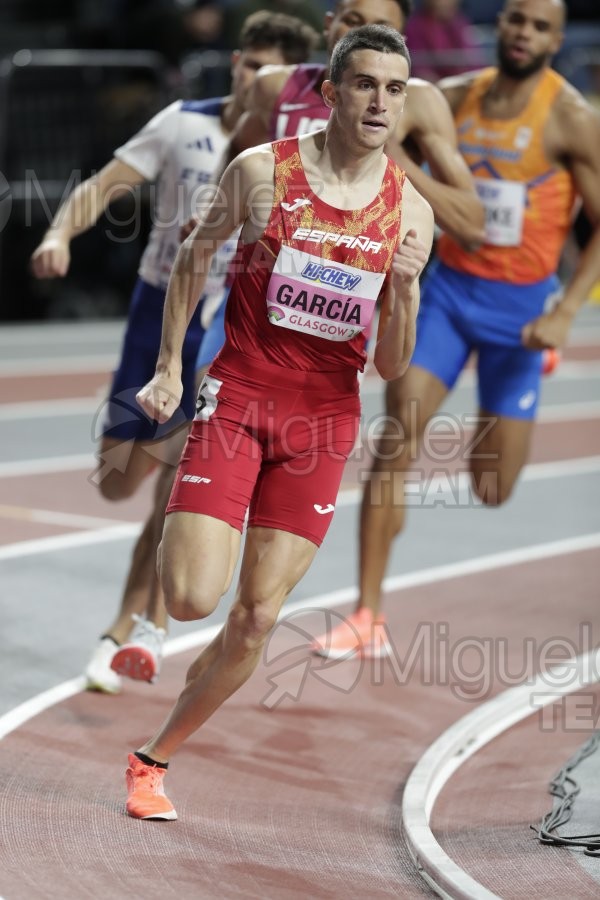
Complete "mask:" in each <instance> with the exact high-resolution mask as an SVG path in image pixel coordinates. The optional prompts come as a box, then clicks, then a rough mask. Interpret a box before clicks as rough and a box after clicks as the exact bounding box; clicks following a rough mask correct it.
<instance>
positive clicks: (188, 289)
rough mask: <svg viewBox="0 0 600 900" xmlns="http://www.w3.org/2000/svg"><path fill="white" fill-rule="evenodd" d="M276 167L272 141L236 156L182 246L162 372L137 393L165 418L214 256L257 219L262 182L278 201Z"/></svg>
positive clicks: (177, 391) (175, 400)
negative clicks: (245, 224) (243, 226)
mask: <svg viewBox="0 0 600 900" xmlns="http://www.w3.org/2000/svg"><path fill="white" fill-rule="evenodd" d="M273 172H274V159H273V153H272V150H271V148H270V146H268V145H267V146H266V147H259V148H255V149H253V150H250V151H247V152H246V153H244V154H242V155H241V156H240V157H238V158H237V159H236V160H234V162H233V163H232V164H231V165H230V166H228V168H227V169H226V170H225V172H224V174H223V177H222V179H221V181H220V183H219V186H218V189H217V191H216V193H215V196H214V197H213V199H212V202H211V204H210V206H209V207H208V209H207V210H206V211H205V212H204V213H203V214H202V217H201V220H200V221H199V223H198V225H197V226H196V228H195V229H194V231H193V232H192V234H190V236H189V237H188V238H186V240H185V241H184V242H183V244H182V245H181V246H180V248H179V252H178V253H177V257H176V258H175V263H174V266H173V270H172V272H171V277H170V279H169V286H168V288H167V296H166V299H165V307H164V312H163V327H162V337H161V344H160V350H159V354H158V360H157V363H156V372H155V375H154V377H153V378H152V380H151V381H149V382H148V384H147V385H145V387H143V388H142V389H141V391H139V393H138V395H137V400H138V403H139V404H140V405H141V406H142V407H143V408H144V409H145V410H146V412H147V413H148V415H150V416H152V417H153V418H155V419H156V420H157V421H159V422H166V421H168V419H170V418H171V416H172V415H173V413H174V412H175V410H176V409H177V407H178V405H179V401H180V399H181V394H182V384H181V349H182V346H183V340H184V337H185V332H186V330H187V326H188V324H189V322H190V321H191V318H192V316H193V314H194V311H195V309H196V306H197V305H198V298H199V297H200V296H201V295H202V293H203V290H204V285H205V282H206V277H207V274H208V270H209V268H210V262H211V259H212V257H213V255H214V254H215V252H216V250H217V249H218V247H220V246H221V244H222V243H223V242H224V241H226V240H227V238H228V237H229V236H230V235H231V233H232V232H233V231H235V229H236V228H237V227H238V225H240V224H241V223H242V222H244V221H246V220H247V219H254V217H255V213H256V204H257V185H265V186H266V187H265V191H266V193H268V190H267V186H270V189H271V202H272V191H273V187H272V186H273ZM250 203H251V204H252V209H250V207H249V204H250ZM266 205H268V198H266V199H265V206H266Z"/></svg>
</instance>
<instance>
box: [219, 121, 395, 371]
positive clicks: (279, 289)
mask: <svg viewBox="0 0 600 900" xmlns="http://www.w3.org/2000/svg"><path fill="white" fill-rule="evenodd" d="M273 151H274V154H275V193H274V197H273V207H272V210H271V215H270V218H269V221H268V223H267V227H266V228H265V231H264V233H263V235H262V237H261V238H260V240H258V241H256V242H255V243H252V244H246V245H240V247H239V251H238V263H240V268H239V270H238V271H239V274H238V275H236V277H235V280H234V282H233V286H232V289H231V294H230V296H229V300H228V303H227V309H226V313H225V334H226V341H225V346H224V348H223V350H222V351H221V354H219V356H217V358H216V360H215V364H214V365H213V366H211V374H216V371H217V370H218V368H219V362H220V360H221V359H222V358H223V357H224V356H227V357H230V356H231V355H232V354H231V351H232V350H233V351H236V353H240V354H243V356H246V357H250V358H251V359H253V360H254V361H256V362H259V363H260V362H261V361H264V362H267V363H270V364H274V365H277V366H281V367H283V369H284V370H285V369H296V370H300V371H304V372H311V371H312V372H335V371H339V370H347V369H348V368H349V367H350V368H354V369H357V370H361V371H362V369H363V368H364V365H365V361H366V352H365V345H366V341H367V339H368V337H369V333H370V328H371V324H372V319H373V313H374V311H375V304H376V301H377V298H378V297H379V294H380V293H381V289H382V287H383V283H384V280H385V277H386V274H387V272H388V271H389V268H390V265H391V261H392V255H393V253H394V250H395V248H396V245H397V244H398V240H399V236H400V221H401V209H400V206H401V201H402V188H403V184H404V177H405V176H404V172H403V171H402V170H401V169H400V168H399V167H398V166H397V165H396V163H394V162H393V161H392V160H390V159H388V161H387V168H386V170H385V174H384V177H383V179H382V183H381V187H380V190H379V192H378V193H377V195H376V197H375V198H374V200H373V201H372V202H371V203H370V204H369V205H368V206H366V207H364V208H363V209H351V210H340V209H338V208H337V207H333V206H330V205H329V204H327V203H325V202H323V201H322V200H320V199H319V197H318V196H317V194H316V193H314V192H313V190H312V189H311V187H310V185H309V184H308V181H307V180H306V176H305V174H304V168H303V166H302V162H301V159H300V153H299V150H298V138H288V139H286V140H283V141H276V142H275V143H274V144H273ZM217 377H219V376H218V375H217Z"/></svg>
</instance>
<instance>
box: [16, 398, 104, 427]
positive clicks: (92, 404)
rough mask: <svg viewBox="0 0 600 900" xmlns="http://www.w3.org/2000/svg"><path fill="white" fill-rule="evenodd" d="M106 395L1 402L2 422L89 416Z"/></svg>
mask: <svg viewBox="0 0 600 900" xmlns="http://www.w3.org/2000/svg"><path fill="white" fill-rule="evenodd" d="M104 399H105V398H104V396H103V395H98V396H96V397H64V398H63V399H62V400H24V401H23V402H21V403H2V404H0V422H12V421H15V422H16V421H18V420H19V419H42V418H43V419H53V418H55V417H60V416H82V415H86V416H89V415H91V414H92V413H94V412H96V410H97V409H98V407H99V406H100V405H101V404H102V403H104Z"/></svg>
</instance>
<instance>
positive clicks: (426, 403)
mask: <svg viewBox="0 0 600 900" xmlns="http://www.w3.org/2000/svg"><path fill="white" fill-rule="evenodd" d="M447 393H448V389H447V387H446V385H445V384H444V383H443V382H442V381H440V379H439V378H437V377H436V376H435V375H433V374H432V373H431V372H428V371H427V370H426V369H423V368H421V367H420V366H410V367H409V369H408V371H407V372H406V374H405V375H403V376H402V378H399V379H397V380H395V381H390V382H388V383H387V385H386V393H385V405H386V423H385V428H384V431H383V434H382V435H381V437H380V439H379V441H378V446H377V450H376V453H375V458H374V460H373V464H372V467H371V471H370V473H369V478H368V481H367V482H366V484H365V487H364V491H363V499H362V507H361V517H360V573H359V587H360V599H359V606H361V607H368V608H370V609H372V610H373V612H375V613H376V612H377V611H378V609H379V603H380V593H381V583H382V581H383V579H384V576H385V571H386V568H387V563H388V558H389V555H390V550H391V546H392V542H393V540H394V537H395V536H396V535H397V534H398V533H399V532H400V531H401V530H402V528H403V525H404V480H405V475H406V472H407V470H408V469H409V468H410V465H411V464H412V462H413V461H414V460H415V458H416V456H417V453H418V447H419V442H420V440H421V437H422V435H423V431H424V430H425V426H426V425H427V422H428V421H429V419H430V418H431V416H432V415H433V414H434V413H435V412H436V410H437V409H438V408H439V406H440V404H441V403H442V401H443V400H444V397H445V396H446V394H447Z"/></svg>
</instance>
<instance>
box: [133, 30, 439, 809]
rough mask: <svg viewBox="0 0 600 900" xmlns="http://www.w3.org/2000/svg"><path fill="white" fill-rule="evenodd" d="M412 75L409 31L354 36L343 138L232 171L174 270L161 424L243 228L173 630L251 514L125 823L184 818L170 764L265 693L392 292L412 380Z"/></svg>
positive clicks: (420, 223) (348, 46)
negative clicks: (400, 146)
mask: <svg viewBox="0 0 600 900" xmlns="http://www.w3.org/2000/svg"><path fill="white" fill-rule="evenodd" d="M408 74H409V62H408V52H407V50H406V47H405V44H404V41H403V39H402V38H401V37H400V35H399V34H398V32H397V31H396V30H394V29H391V28H388V27H385V26H377V25H376V26H368V27H366V28H361V29H356V30H354V31H353V32H352V33H351V34H348V35H347V36H346V37H345V38H344V39H343V40H342V41H340V42H339V44H338V45H337V47H336V49H335V52H334V55H333V58H332V64H331V72H330V78H329V79H328V80H326V81H325V82H324V83H323V85H322V90H323V95H324V97H325V102H326V103H327V105H328V107H329V108H330V109H331V110H332V113H331V118H330V120H329V122H328V125H327V128H326V129H325V130H324V131H320V132H316V133H311V134H309V135H306V136H304V137H302V138H299V139H294V140H289V141H283V142H278V143H275V144H273V145H263V146H262V147H259V148H257V149H256V150H253V151H249V152H248V153H245V154H243V156H242V157H241V158H239V159H236V160H235V161H234V162H233V163H232V164H231V165H230V166H229V167H228V169H227V170H226V172H225V174H224V176H223V178H222V180H221V184H220V190H219V192H218V196H217V198H216V199H215V201H214V202H213V204H212V206H211V208H210V209H209V210H208V212H207V213H206V215H205V217H204V220H203V221H202V222H201V223H200V225H199V226H198V228H197V229H196V231H195V232H194V234H193V235H192V236H191V237H190V238H188V239H187V240H186V242H185V243H184V244H183V245H182V248H181V250H180V252H179V254H178V256H177V260H176V262H175V267H174V269H173V274H172V277H171V280H170V282H169V289H168V291H167V300H166V305H165V314H164V321H163V338H162V342H161V350H160V354H159V358H158V362H157V368H156V375H155V376H154V378H153V379H152V381H151V382H149V384H148V385H146V387H145V388H144V389H143V390H142V391H141V392H140V394H139V395H138V396H139V401H140V403H141V405H142V406H143V408H144V409H145V411H146V412H147V413H148V414H149V415H150V416H152V417H153V418H156V419H158V420H159V421H166V420H168V418H169V417H170V415H171V414H172V412H173V410H175V409H176V408H177V405H178V402H179V396H180V394H181V381H180V377H179V372H180V370H181V362H180V352H181V344H182V340H183V335H184V334H185V329H186V323H187V322H188V321H189V319H190V317H191V316H192V315H193V313H194V310H195V307H196V305H197V298H198V297H199V296H201V294H202V286H203V283H204V280H205V277H206V275H205V273H206V272H207V271H208V268H209V262H210V259H211V257H212V255H213V254H214V252H215V249H216V247H217V246H218V245H219V244H220V243H222V241H223V240H225V239H226V238H227V237H228V236H229V235H230V234H231V232H232V231H233V230H234V229H235V227H236V226H238V225H239V224H242V223H243V228H242V234H241V238H240V243H241V250H242V254H243V260H244V263H245V265H244V269H243V270H242V271H240V272H239V273H238V274H237V275H236V280H235V284H234V286H233V288H232V296H231V302H230V308H232V309H233V308H235V310H236V315H235V316H233V315H231V316H228V320H227V336H226V342H225V346H224V348H223V351H222V352H221V354H220V355H219V356H218V358H217V360H216V361H215V363H214V364H213V365H212V366H211V368H210V370H209V374H208V377H207V379H206V380H205V382H204V384H203V386H202V389H201V391H200V402H199V408H198V413H197V418H196V420H195V422H194V424H193V427H192V433H191V434H190V438H189V440H188V444H187V445H186V449H185V451H184V456H183V457H182V463H181V465H180V468H179V471H178V475H177V479H176V484H175V487H174V490H173V494H172V497H171V502H170V507H169V511H168V515H167V519H166V523H165V529H164V533H163V540H162V545H161V551H160V563H159V565H160V575H161V582H162V586H163V590H164V593H165V599H166V602H167V608H168V610H169V612H170V614H171V615H172V616H174V617H175V618H177V619H185V620H190V619H198V618H203V617H205V616H207V615H209V614H210V613H211V612H212V610H213V609H214V608H215V606H216V604H217V603H218V601H219V599H220V597H221V596H222V594H223V593H224V592H225V590H226V589H227V587H228V585H229V582H230V580H231V577H232V572H233V569H234V567H235V563H236V559H237V555H238V552H239V547H240V537H241V535H240V531H241V528H242V523H243V518H244V514H245V512H246V508H247V507H248V506H249V517H248V530H247V534H246V541H245V547H244V553H243V559H242V568H241V577H240V583H239V587H238V592H237V597H236V600H235V602H234V604H233V606H232V608H231V611H230V613H229V616H228V619H227V622H226V624H225V626H224V628H223V630H222V631H221V632H220V634H219V635H218V636H217V637H216V638H215V640H214V641H213V642H212V643H211V644H210V646H209V647H207V648H206V649H205V650H204V651H203V652H202V653H201V655H200V656H199V657H198V659H197V660H196V662H195V663H194V664H193V665H192V667H191V668H190V670H189V672H188V676H187V684H186V687H185V690H184V691H183V692H182V694H181V695H180V697H179V699H178V701H177V703H176V705H175V707H174V709H173V711H172V712H171V714H170V716H169V717H168V719H167V721H166V722H165V723H164V724H163V726H162V727H161V728H160V729H159V731H158V732H157V733H156V734H155V736H154V737H153V738H152V739H151V740H149V741H147V742H146V743H145V744H144V745H143V746H142V747H141V748H140V749H139V750H138V751H137V752H136V753H135V754H132V755H131V756H130V758H129V762H130V767H129V769H128V770H127V781H128V789H129V799H128V801H127V810H128V812H129V814H130V815H132V816H135V817H137V818H163V819H174V818H176V813H175V810H174V808H173V806H172V804H171V803H170V801H169V800H168V799H167V798H166V797H165V795H164V793H163V790H162V777H163V775H164V772H165V768H166V765H167V763H168V760H169V758H170V757H171V755H172V754H173V753H174V752H175V750H176V749H177V748H178V747H179V746H180V745H181V743H182V742H183V741H184V740H185V739H186V738H187V737H189V736H190V735H191V734H192V733H193V732H194V731H195V730H196V729H197V728H199V727H200V726H201V725H202V724H203V723H204V722H205V721H206V719H208V717H209V716H210V715H211V714H212V713H213V712H214V711H215V710H216V709H217V708H218V707H219V706H220V705H221V704H222V703H223V702H224V700H225V699H227V697H229V696H230V695H231V694H232V693H233V692H234V691H235V690H237V688H238V687H240V686H241V685H242V684H243V683H244V682H245V681H246V679H247V678H248V677H249V676H250V674H251V673H252V671H253V670H254V668H255V666H256V664H257V662H258V660H259V658H260V655H261V652H262V648H263V645H264V642H265V640H266V638H267V636H268V633H269V632H270V630H271V628H272V627H273V625H274V623H275V621H276V619H277V615H278V613H279V610H280V609H281V606H282V604H283V602H284V600H285V598H286V597H287V596H288V594H289V592H290V591H291V590H292V588H293V587H294V586H295V584H296V583H297V582H298V581H299V579H300V578H301V577H302V576H303V574H304V573H305V572H306V570H307V569H308V567H309V565H310V563H311V562H312V560H313V558H314V555H315V553H316V551H317V548H318V546H319V544H320V542H321V540H322V539H323V536H324V534H325V532H326V531H327V527H328V525H329V522H330V521H331V517H332V513H333V510H334V506H335V500H336V495H337V489H338V486H339V483H340V480H341V476H342V470H343V466H344V462H345V459H346V457H347V456H348V454H349V453H350V451H351V449H352V446H353V444H354V439H355V435H356V429H357V424H358V418H359V412H360V410H359V398H358V384H357V380H358V379H357V372H358V370H360V369H361V368H362V366H363V364H364V345H365V340H366V337H367V335H368V332H369V327H370V323H371V318H372V315H373V310H374V306H375V303H376V301H377V299H378V297H379V295H380V294H381V293H382V292H383V300H382V304H383V308H382V314H381V317H380V325H379V329H378V334H377V340H376V342H375V351H374V362H375V365H376V367H377V369H378V371H379V373H380V374H381V376H382V377H383V378H385V379H391V378H396V377H398V376H399V375H401V374H402V372H403V371H404V369H405V368H406V366H407V365H408V361H409V359H410V355H411V353H412V348H413V345H414V339H415V317H416V312H417V308H418V302H419V289H418V276H419V273H420V272H421V270H422V268H423V266H424V264H425V262H426V260H427V256H428V253H429V249H430V247H431V241H432V236H433V215H432V212H431V209H430V207H429V204H428V203H427V202H426V201H425V200H424V199H423V198H422V197H421V196H420V195H419V194H418V193H417V191H416V190H415V189H414V188H413V186H412V185H411V184H410V183H409V182H408V180H406V179H405V176H404V172H403V171H402V170H401V169H400V168H399V167H398V166H397V164H396V163H394V162H393V161H392V160H390V159H389V158H388V157H386V156H385V154H384V152H383V148H384V144H385V142H386V141H387V140H388V138H389V135H390V133H392V132H393V131H394V130H395V128H396V126H397V121H398V119H399V118H400V116H401V114H402V110H403V107H404V101H405V93H406V83H407V80H408Z"/></svg>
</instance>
